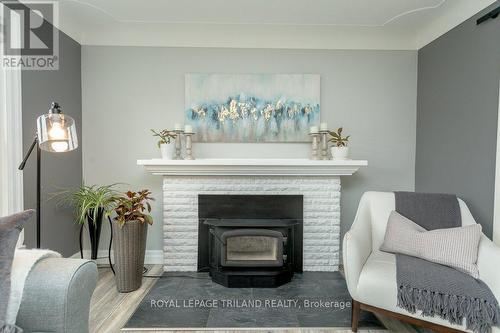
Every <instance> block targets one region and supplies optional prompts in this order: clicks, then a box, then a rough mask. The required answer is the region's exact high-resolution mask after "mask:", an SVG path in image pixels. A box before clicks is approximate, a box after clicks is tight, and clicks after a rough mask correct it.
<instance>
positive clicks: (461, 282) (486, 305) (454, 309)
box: [395, 192, 500, 333]
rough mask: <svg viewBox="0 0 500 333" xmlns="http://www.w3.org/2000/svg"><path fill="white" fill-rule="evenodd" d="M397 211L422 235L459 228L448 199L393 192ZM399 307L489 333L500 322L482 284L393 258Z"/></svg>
mask: <svg viewBox="0 0 500 333" xmlns="http://www.w3.org/2000/svg"><path fill="white" fill-rule="evenodd" d="M395 196H396V211H397V212H398V213H400V214H401V215H403V216H405V217H407V218H409V219H411V220H412V221H414V222H415V223H417V224H419V225H420V226H422V227H423V228H425V229H427V230H433V229H443V228H454V227H460V226H461V225H462V220H461V215H460V206H459V204H458V200H457V197H456V196H454V195H449V194H430V193H414V192H395ZM396 272H397V273H396V275H397V284H398V303H397V304H398V306H399V307H401V308H403V309H405V310H407V311H408V312H410V313H415V312H416V311H417V310H420V311H422V314H423V315H424V316H435V315H437V316H439V317H441V318H443V319H446V320H448V321H449V322H450V323H452V324H458V325H461V324H462V323H463V320H464V318H465V323H466V327H467V329H469V330H472V331H474V332H480V333H487V332H490V331H491V326H495V325H498V324H499V322H500V307H499V305H498V302H497V300H496V298H495V296H494V295H493V293H492V292H491V290H490V288H488V286H487V285H486V284H485V283H484V282H483V281H481V280H476V279H474V278H473V277H472V276H470V275H467V274H464V273H462V272H459V271H457V270H455V269H453V268H451V267H447V266H443V265H439V264H435V263H432V262H429V261H426V260H423V259H419V258H415V257H410V256H406V255H402V254H397V255H396Z"/></svg>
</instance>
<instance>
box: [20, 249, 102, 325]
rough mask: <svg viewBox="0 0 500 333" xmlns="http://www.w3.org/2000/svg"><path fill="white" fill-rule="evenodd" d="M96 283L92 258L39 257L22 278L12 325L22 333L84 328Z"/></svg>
mask: <svg viewBox="0 0 500 333" xmlns="http://www.w3.org/2000/svg"><path fill="white" fill-rule="evenodd" d="M96 284H97V266H96V264H95V263H94V262H93V261H88V260H80V259H67V258H48V259H43V260H41V261H40V262H38V263H37V264H36V265H35V267H33V269H32V270H31V272H30V274H29V275H28V278H27V280H26V284H25V286H24V292H23V298H22V301H21V307H20V309H19V313H18V315H17V322H16V325H18V326H19V327H21V328H22V329H23V330H24V332H25V333H28V332H37V333H41V332H57V333H62V332H71V333H80V332H88V331H89V309H90V299H91V297H92V293H93V292H94V289H95V287H96Z"/></svg>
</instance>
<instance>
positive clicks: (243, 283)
mask: <svg viewBox="0 0 500 333" xmlns="http://www.w3.org/2000/svg"><path fill="white" fill-rule="evenodd" d="M210 277H211V278H212V281H214V282H216V283H218V284H220V285H223V286H224V287H227V288H276V287H279V286H281V285H284V284H285V283H288V282H290V281H291V280H292V278H293V270H292V269H281V270H277V271H269V270H266V271H248V270H244V271H241V270H229V269H224V270H217V269H213V268H212V269H210Z"/></svg>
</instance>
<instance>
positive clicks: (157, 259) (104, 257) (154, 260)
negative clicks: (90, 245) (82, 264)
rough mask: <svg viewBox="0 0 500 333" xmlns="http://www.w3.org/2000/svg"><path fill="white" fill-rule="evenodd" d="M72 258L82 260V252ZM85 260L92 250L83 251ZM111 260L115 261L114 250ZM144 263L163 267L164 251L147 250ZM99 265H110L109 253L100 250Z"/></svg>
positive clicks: (98, 255) (98, 253) (88, 257)
mask: <svg viewBox="0 0 500 333" xmlns="http://www.w3.org/2000/svg"><path fill="white" fill-rule="evenodd" d="M70 258H77V259H79V258H80V252H77V253H75V254H73V255H72V256H71V257H70ZM83 258H84V259H90V250H83ZM111 260H113V250H111ZM144 263H145V264H148V265H163V251H161V250H147V251H146V256H145V258H144ZM97 264H98V265H108V264H109V261H108V251H107V250H99V251H98V252H97Z"/></svg>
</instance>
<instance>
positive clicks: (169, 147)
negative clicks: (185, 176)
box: [151, 129, 175, 160]
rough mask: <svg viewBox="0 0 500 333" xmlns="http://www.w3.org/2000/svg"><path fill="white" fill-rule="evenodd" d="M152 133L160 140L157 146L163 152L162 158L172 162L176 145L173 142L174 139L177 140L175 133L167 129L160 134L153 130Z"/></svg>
mask: <svg viewBox="0 0 500 333" xmlns="http://www.w3.org/2000/svg"><path fill="white" fill-rule="evenodd" d="M151 132H153V136H156V137H158V138H160V139H159V140H158V143H157V144H158V148H160V151H161V158H163V159H165V160H171V159H172V157H173V155H174V150H175V145H174V143H173V142H172V139H175V132H174V131H170V130H166V129H164V130H161V131H159V132H156V131H155V130H154V129H151Z"/></svg>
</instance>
